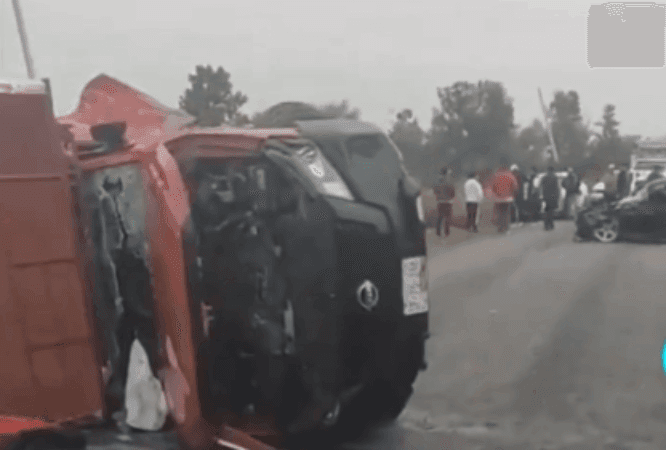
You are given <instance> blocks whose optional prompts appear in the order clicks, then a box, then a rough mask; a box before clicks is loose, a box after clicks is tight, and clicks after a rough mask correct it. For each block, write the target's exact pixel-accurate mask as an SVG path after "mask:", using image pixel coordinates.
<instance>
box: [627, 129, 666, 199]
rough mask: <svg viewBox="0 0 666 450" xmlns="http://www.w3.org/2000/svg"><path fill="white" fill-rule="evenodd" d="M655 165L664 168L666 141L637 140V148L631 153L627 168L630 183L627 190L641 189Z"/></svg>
mask: <svg viewBox="0 0 666 450" xmlns="http://www.w3.org/2000/svg"><path fill="white" fill-rule="evenodd" d="M655 166H659V167H661V168H662V170H666V142H664V141H641V142H639V143H638V148H637V149H635V150H634V151H633V153H632V155H631V164H630V168H629V174H630V176H631V185H630V190H629V192H632V193H633V192H636V191H638V190H639V189H641V188H642V187H643V185H644V184H645V181H646V180H647V177H648V176H649V175H650V173H651V172H652V169H653V168H654V167H655Z"/></svg>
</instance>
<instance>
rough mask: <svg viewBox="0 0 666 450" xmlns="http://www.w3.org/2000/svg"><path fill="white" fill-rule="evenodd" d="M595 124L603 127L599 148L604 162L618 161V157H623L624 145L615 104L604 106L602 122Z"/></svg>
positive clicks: (598, 150) (600, 156) (598, 151)
mask: <svg viewBox="0 0 666 450" xmlns="http://www.w3.org/2000/svg"><path fill="white" fill-rule="evenodd" d="M595 125H596V126H597V127H601V133H600V136H599V143H598V148H597V153H598V154H599V158H601V159H603V160H605V161H604V162H611V161H612V162H618V159H622V153H623V147H624V146H623V143H622V139H621V138H620V131H619V129H618V126H619V125H620V122H618V121H617V120H616V119H615V105H606V106H604V112H603V116H602V119H601V122H597V123H595Z"/></svg>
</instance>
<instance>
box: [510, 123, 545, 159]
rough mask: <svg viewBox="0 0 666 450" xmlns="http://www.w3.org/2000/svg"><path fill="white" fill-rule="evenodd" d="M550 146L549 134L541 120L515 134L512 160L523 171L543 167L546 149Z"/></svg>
mask: <svg viewBox="0 0 666 450" xmlns="http://www.w3.org/2000/svg"><path fill="white" fill-rule="evenodd" d="M549 145H550V141H549V140H548V132H547V131H546V128H545V127H544V126H543V124H542V123H541V122H540V121H539V120H536V119H535V120H534V121H533V122H532V123H531V124H530V125H529V126H527V127H524V128H522V129H521V130H519V131H516V132H515V133H513V138H512V145H511V159H512V160H513V161H515V162H516V163H518V164H519V165H520V166H521V167H522V169H523V170H525V169H529V168H530V167H532V166H537V167H541V166H543V165H544V163H545V161H546V158H545V152H546V148H547V147H548V146H549Z"/></svg>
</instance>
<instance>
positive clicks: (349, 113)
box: [317, 100, 361, 120]
mask: <svg viewBox="0 0 666 450" xmlns="http://www.w3.org/2000/svg"><path fill="white" fill-rule="evenodd" d="M317 109H318V110H319V112H321V113H322V114H324V115H326V116H329V117H332V118H336V119H352V120H359V119H360V118H361V111H360V110H359V109H358V108H354V109H351V107H350V106H349V102H347V100H343V101H341V102H340V103H327V104H325V105H322V106H320V107H319V108H317Z"/></svg>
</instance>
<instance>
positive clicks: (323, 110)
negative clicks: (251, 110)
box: [252, 100, 361, 128]
mask: <svg viewBox="0 0 666 450" xmlns="http://www.w3.org/2000/svg"><path fill="white" fill-rule="evenodd" d="M360 115H361V113H360V111H359V110H358V109H350V107H349V104H348V103H347V101H346V100H344V101H342V102H340V103H328V104H326V105H323V106H315V105H312V104H310V103H303V102H282V103H278V104H277V105H273V106H271V107H270V108H268V109H267V110H265V111H262V112H258V113H255V114H254V115H253V116H252V124H253V125H254V126H255V127H260V128H282V127H293V126H294V125H295V122H296V121H299V120H323V119H358V118H359V117H360Z"/></svg>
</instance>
